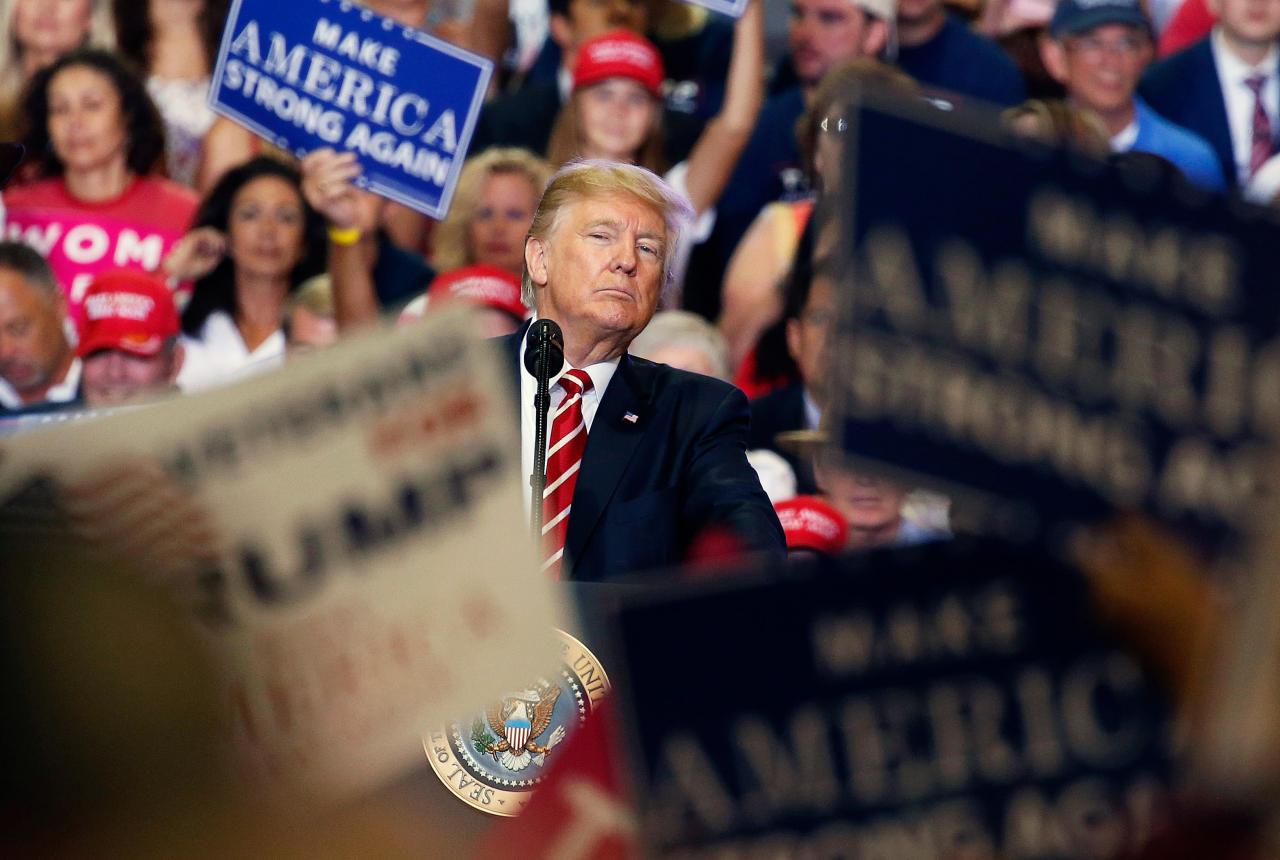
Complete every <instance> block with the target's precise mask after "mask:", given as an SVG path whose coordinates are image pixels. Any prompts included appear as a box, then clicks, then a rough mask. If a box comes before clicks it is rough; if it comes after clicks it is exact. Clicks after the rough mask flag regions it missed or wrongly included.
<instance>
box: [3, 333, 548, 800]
mask: <svg viewBox="0 0 1280 860" xmlns="http://www.w3.org/2000/svg"><path fill="white" fill-rule="evenodd" d="M470 322H471V320H470V318H469V317H467V316H465V315H463V314H458V313H449V314H442V315H440V316H438V317H432V318H430V319H428V320H426V321H424V322H422V323H420V324H418V325H415V326H412V327H408V328H404V329H400V330H397V331H394V332H390V331H379V332H376V333H371V334H370V335H368V336H366V337H362V338H360V339H357V340H352V341H350V342H346V343H343V344H340V345H338V346H337V347H335V348H333V349H331V350H329V351H326V352H322V353H317V354H315V355H312V356H308V357H306V358H304V359H301V360H299V361H297V362H296V363H291V364H290V365H288V366H287V367H285V368H284V369H283V370H281V371H279V372H277V373H274V374H271V375H268V376H262V377H257V378H255V379H253V380H250V381H247V382H245V383H242V384H239V385H235V386H232V387H228V388H224V389H220V390H217V391H214V392H211V393H209V394H205V395H201V396H198V397H187V398H179V399H172V400H168V401H166V402H162V403H159V404H156V405H154V406H149V407H146V408H142V409H136V410H130V411H128V412H124V413H121V414H116V415H112V416H108V417H104V418H98V419H93V420H88V421H81V422H71V423H69V424H63V425H59V426H56V427H52V428H51V429H49V430H47V431H41V432H34V433H30V434H28V435H20V436H14V437H11V438H9V439H5V440H3V442H0V500H6V499H7V500H8V501H7V502H6V503H5V505H4V507H5V509H6V510H7V512H8V517H9V520H10V521H9V522H7V523H5V524H4V525H5V527H6V528H9V529H12V528H14V527H15V526H16V527H17V528H26V529H27V530H28V532H31V533H35V532H36V530H37V529H38V528H40V527H41V526H42V525H43V524H44V523H42V521H40V519H39V517H40V515H41V512H42V511H43V512H44V513H45V514H48V513H50V512H56V513H58V514H61V515H63V516H65V517H66V518H67V519H69V521H70V524H71V527H72V529H73V531H74V533H75V534H76V535H77V536H82V537H84V538H85V539H87V540H92V541H94V542H95V545H96V546H100V547H101V551H103V552H112V553H114V554H115V555H117V556H122V557H125V558H126V559H127V560H129V561H132V562H133V563H134V566H135V567H139V568H141V569H142V570H144V571H145V572H147V573H148V574H150V575H153V576H156V577H164V578H165V579H167V580H168V581H169V583H170V584H171V585H172V586H173V587H174V589H175V591H176V592H177V593H179V594H180V595H181V596H182V597H183V598H184V602H189V604H190V606H191V607H192V608H193V612H194V617H195V618H196V619H197V620H198V622H199V624H200V626H201V627H202V629H203V631H204V632H205V633H206V634H207V638H208V640H209V643H210V645H211V647H212V649H213V652H214V654H215V656H216V657H217V658H218V660H219V662H220V664H221V665H222V666H223V668H224V670H225V679H226V688H225V701H226V704H227V707H228V708H229V709H230V710H231V711H232V712H233V713H234V718H235V724H236V729H237V735H238V737H237V741H238V744H239V746H240V747H241V751H242V753H243V754H244V756H245V761H246V762H247V763H248V766H249V768H250V770H251V771H252V772H253V773H255V774H256V775H258V776H261V777H265V778H266V779H267V780H268V781H269V782H272V783H283V784H285V785H287V786H291V787H292V788H293V789H294V790H298V789H301V790H303V791H305V792H307V793H311V794H313V795H315V796H317V797H319V798H335V797H341V796H343V795H349V794H353V793H355V792H359V791H362V790H365V789H369V788H373V787H376V786H378V785H380V784H382V783H383V782H385V781H386V780H388V779H389V778H391V777H393V776H395V775H397V774H398V773H399V772H400V771H402V770H404V769H407V768H408V767H411V766H413V765H416V764H419V763H420V762H421V756H422V752H421V750H422V746H421V735H422V733H423V732H424V731H425V730H426V729H427V728H429V727H430V726H433V725H438V724H440V723H442V722H444V721H445V720H447V719H449V718H451V717H452V716H454V715H455V714H458V713H462V712H465V711H467V710H468V709H470V708H473V707H474V706H475V705H476V703H477V702H484V701H487V700H488V699H489V698H490V697H491V696H492V695H493V692H494V691H495V690H504V689H508V688H518V687H519V685H522V684H525V683H527V679H528V678H529V677H530V676H534V677H536V676H538V675H540V674H542V673H545V672H548V671H551V670H552V669H554V667H555V666H556V665H557V659H558V654H557V652H556V649H555V647H554V646H553V644H552V640H551V638H550V637H549V636H548V633H549V629H550V628H551V627H553V626H556V625H562V624H563V618H562V616H561V612H560V608H559V601H558V600H557V599H556V597H555V595H554V593H553V591H552V588H551V585H550V584H549V583H547V582H546V581H545V578H543V577H540V576H538V575H537V563H536V559H535V555H534V551H533V547H532V544H531V542H527V541H525V540H522V539H521V538H522V536H523V535H524V534H525V533H526V531H527V529H526V527H525V525H524V522H523V521H524V516H523V510H522V506H521V499H520V479H519V477H518V474H517V473H518V471H519V465H518V464H519V454H518V452H519V450H520V448H519V440H518V437H517V435H516V432H517V431H516V428H517V427H518V423H517V421H516V420H515V418H514V416H513V415H512V409H511V400H510V398H509V396H508V392H507V381H506V380H507V377H508V376H509V374H506V373H503V372H502V370H501V368H500V365H499V359H498V357H497V356H496V355H494V354H493V353H492V351H491V348H490V347H489V345H488V344H486V343H484V342H483V341H481V340H480V339H479V338H478V337H477V336H475V335H474V333H473V331H472V329H471V327H470V326H469V323H470ZM24 508H25V510H24ZM23 517H26V518H27V520H25V521H24V520H23V519H22V518H23ZM15 518H16V519H17V521H16V523H15V522H14V520H15Z"/></svg>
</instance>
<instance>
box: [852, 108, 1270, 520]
mask: <svg viewBox="0 0 1280 860" xmlns="http://www.w3.org/2000/svg"><path fill="white" fill-rule="evenodd" d="M848 121H849V128H848V129H847V131H846V132H845V134H844V135H843V136H842V139H843V141H844V143H845V145H846V149H845V160H844V168H843V179H844V182H845V188H844V193H843V194H842V195H841V199H842V200H844V201H846V202H845V209H844V211H843V212H842V213H841V217H840V219H839V230H840V240H841V243H842V245H843V252H844V253H843V257H842V261H841V262H842V265H840V266H839V267H838V268H839V271H841V272H847V273H849V275H848V281H847V282H845V283H843V284H842V287H843V289H842V290H841V295H842V296H843V297H844V302H845V305H844V307H843V309H842V323H841V328H840V332H839V335H838V338H837V347H836V349H835V355H834V357H833V360H834V362H835V364H834V372H833V377H832V378H833V379H835V380H838V385H836V386H835V388H834V390H833V399H834V402H835V408H836V411H837V414H839V415H840V416H841V417H842V421H841V422H840V424H839V430H840V433H841V436H842V442H843V446H844V448H845V450H846V451H848V452H850V453H852V454H854V455H857V456H859V457H863V458H867V459H869V460H875V461H879V462H881V463H886V464H890V465H891V466H893V467H896V468H898V469H899V470H907V471H910V472H912V473H914V474H915V475H918V476H928V477H929V478H931V479H933V483H935V485H936V484H938V483H939V482H942V483H943V484H944V485H945V486H946V487H947V489H948V490H949V492H951V493H953V494H955V495H956V497H957V501H958V504H957V509H960V510H962V509H964V508H966V507H969V508H972V507H973V506H974V505H976V504H977V503H979V502H981V501H990V500H992V499H1001V500H1004V501H1005V502H1009V501H1013V502H1014V504H1012V505H1009V504H1004V505H995V506H993V508H992V513H993V514H994V515H996V516H998V517H1000V518H1002V520H1001V526H1000V527H1001V528H1002V529H1003V530H1004V531H1005V532H1006V533H1014V532H1018V533H1026V532H1035V531H1038V530H1039V529H1041V528H1042V527H1043V526H1045V525H1047V524H1052V523H1053V522H1055V521H1061V520H1066V519H1076V518H1091V517H1095V516H1097V515H1098V514H1101V513H1104V512H1106V511H1109V510H1114V509H1139V510H1145V511H1147V512H1149V513H1151V514H1153V515H1155V516H1157V517H1158V518H1161V519H1163V520H1164V521H1166V522H1169V523H1173V524H1176V525H1178V526H1180V527H1189V528H1191V529H1194V530H1195V531H1196V534H1197V536H1199V537H1203V538H1205V539H1207V540H1208V541H1210V542H1212V543H1217V542H1218V541H1220V540H1221V539H1222V538H1223V537H1230V536H1234V535H1239V534H1240V533H1241V532H1244V531H1247V530H1248V528H1249V525H1250V522H1251V520H1252V518H1253V517H1255V516H1256V515H1257V513H1258V510H1259V507H1260V505H1259V496H1260V494H1262V493H1263V491H1264V490H1265V487H1263V486H1262V475H1263V474H1265V471H1266V470H1264V469H1263V468H1261V466H1260V463H1261V456H1262V455H1263V453H1264V451H1265V450H1266V449H1267V447H1268V445H1269V443H1270V441H1272V440H1274V438H1275V436H1276V434H1277V432H1280V337H1277V326H1278V324H1280V291H1277V290H1276V289H1275V273H1276V272H1277V271H1280V241H1278V240H1280V221H1278V220H1277V218H1276V216H1275V215H1274V214H1271V213H1266V212H1264V211H1263V210H1260V209H1254V208H1252V207H1247V208H1246V207H1244V206H1240V205H1237V206H1232V205H1230V204H1229V203H1228V201H1226V200H1225V199H1223V198H1215V197H1208V196H1204V195H1202V194H1201V193H1199V192H1197V191H1195V190H1194V189H1191V188H1186V187H1181V186H1175V185H1174V184H1171V183H1169V182H1168V181H1166V178H1165V177H1163V176H1161V175H1160V174H1159V171H1158V170H1148V169H1150V168H1151V167H1152V165H1150V164H1146V165H1136V166H1134V167H1133V168H1132V169H1131V170H1119V169H1117V168H1111V167H1106V166H1104V165H1102V164H1101V163H1096V162H1092V161H1088V160H1086V159H1084V158H1083V157H1072V156H1068V155H1066V154H1064V153H1053V152H1050V151H1048V150H1034V151H1033V150H1031V149H1028V150H1027V151H1026V152H1019V151H1017V150H1015V149H1013V148H1012V147H1011V146H1009V145H1008V144H1007V143H1004V142H1001V141H998V140H995V139H994V138H993V137H992V134H993V132H992V128H993V127H994V125H993V123H990V122H986V123H985V124H984V123H979V122H978V121H977V120H975V119H972V118H969V117H965V116H962V115H959V114H943V113H942V112H940V111H937V110H933V109H931V108H930V107H929V106H928V105H927V104H925V103H923V102H921V103H895V102H890V101H887V100H884V99H883V98H882V97H874V96H872V95H870V94H868V95H866V96H865V100H864V101H862V102H861V103H860V104H859V103H856V102H855V104H854V105H852V106H851V107H850V108H849V113H848ZM966 491H967V493H968V495H967V496H966ZM961 501H963V504H961V503H959V502H961Z"/></svg>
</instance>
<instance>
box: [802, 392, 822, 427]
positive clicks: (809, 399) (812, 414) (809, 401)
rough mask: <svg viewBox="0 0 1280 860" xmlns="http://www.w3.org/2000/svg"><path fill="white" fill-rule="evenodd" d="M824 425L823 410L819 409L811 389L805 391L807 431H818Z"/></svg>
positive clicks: (805, 423)
mask: <svg viewBox="0 0 1280 860" xmlns="http://www.w3.org/2000/svg"><path fill="white" fill-rule="evenodd" d="M821 424H822V410H821V409H820V408H819V407H818V404H817V402H816V401H815V400H814V399H813V395H812V394H810V393H809V389H807V388H806V389H804V426H805V429H806V430H817V429H818V428H819V426H820V425H821Z"/></svg>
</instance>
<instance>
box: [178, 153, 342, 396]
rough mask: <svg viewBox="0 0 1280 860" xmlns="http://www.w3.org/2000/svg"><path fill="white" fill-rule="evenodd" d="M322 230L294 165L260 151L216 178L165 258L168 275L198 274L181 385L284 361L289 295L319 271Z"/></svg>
mask: <svg viewBox="0 0 1280 860" xmlns="http://www.w3.org/2000/svg"><path fill="white" fill-rule="evenodd" d="M324 230H325V228H324V222H323V220H322V219H321V218H320V216H319V215H318V214H316V212H315V210H313V209H312V208H311V207H310V206H309V205H308V204H307V201H306V200H305V199H304V198H303V196H302V189H301V177H300V176H299V174H298V171H297V169H296V168H294V167H292V166H291V165H288V164H285V163H284V162H282V161H277V160H276V159H273V158H269V157H266V156H258V157H257V158H254V159H252V160H250V161H248V162H246V163H245V164H242V165H240V166H239V167H236V168H233V169H231V170H229V171H227V172H226V173H225V174H223V176H222V178H221V179H220V180H219V181H218V183H217V185H215V186H214V187H213V188H212V189H211V190H210V191H209V194H208V196H207V197H206V198H205V199H204V201H203V202H202V203H201V204H200V209H199V211H198V212H197V213H196V218H195V229H193V230H192V232H191V233H190V234H189V235H188V236H186V237H185V238H184V239H183V241H182V243H181V244H180V245H179V247H178V248H176V249H175V251H174V253H173V254H172V255H171V257H170V258H169V260H167V261H166V268H167V269H168V270H169V273H170V274H171V276H173V277H176V278H180V279H183V280H187V279H193V280H195V288H194V289H193V290H192V293H191V299H190V301H189V302H187V306H186V308H185V309H184V310H183V312H182V334H183V337H182V342H183V346H184V348H185V350H186V360H185V362H184V363H183V366H182V373H181V374H180V375H179V377H178V385H179V386H180V387H181V388H182V389H183V390H185V391H192V390H197V389H201V388H207V387H210V386H213V385H218V384H221V383H224V382H229V381H231V380H233V379H237V378H239V377H241V376H245V375H247V374H250V373H255V372H257V371H261V370H267V369H270V368H273V367H278V366H280V364H282V363H283V361H284V349H285V335H284V332H283V330H282V328H281V325H282V323H283V322H284V311H285V304H286V300H287V298H288V296H289V294H290V293H291V292H292V291H293V290H294V289H295V288H296V287H297V286H298V285H299V284H301V283H302V282H303V281H305V280H306V279H307V278H309V277H311V276H312V275H316V274H318V273H320V272H321V271H323V270H324V248H325V232H324Z"/></svg>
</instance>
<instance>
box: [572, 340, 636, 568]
mask: <svg viewBox="0 0 1280 860" xmlns="http://www.w3.org/2000/svg"><path fill="white" fill-rule="evenodd" d="M646 370H647V369H646V368H644V367H642V366H638V365H637V364H636V363H635V362H633V361H632V360H631V358H630V357H629V356H628V355H626V354H625V353H624V354H623V356H622V361H621V362H620V363H619V364H618V370H617V371H616V372H615V373H614V376H613V379H612V380H611V381H610V383H609V387H608V388H607V389H606V390H605V393H604V398H603V399H602V400H601V401H600V408H599V409H598V410H597V411H596V417H595V420H594V421H592V423H591V432H590V434H589V435H588V436H587V449H586V451H585V452H584V454H583V455H582V468H581V471H580V472H579V473H578V484H577V486H576V487H575V488H574V491H573V510H572V511H571V512H570V514H569V531H568V533H567V534H566V535H565V552H566V553H567V554H568V555H569V557H570V558H578V557H580V555H581V551H582V548H583V547H584V546H586V543H587V539H588V538H590V537H591V534H592V532H593V531H595V528H596V525H597V524H598V523H599V521H600V515H601V514H602V513H603V512H604V509H605V506H606V505H608V504H609V500H610V499H611V498H613V494H614V491H615V490H616V489H617V488H618V481H619V480H621V478H622V473H623V472H624V471H625V470H626V468H627V464H628V463H630V462H631V458H632V456H633V455H634V454H635V452H636V449H637V447H638V446H639V444H640V440H641V438H643V437H644V432H645V429H646V428H647V427H648V423H649V419H650V418H651V417H652V416H651V415H650V403H649V394H650V392H649V385H648V383H649V382H650V380H649V379H648V376H649V374H648V373H646Z"/></svg>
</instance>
